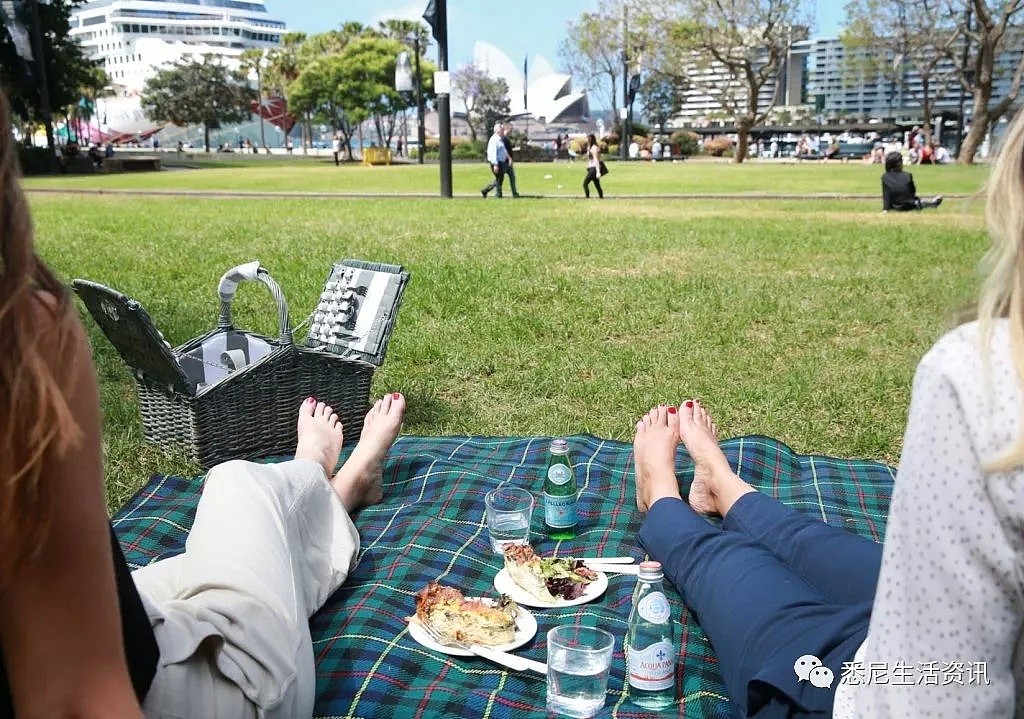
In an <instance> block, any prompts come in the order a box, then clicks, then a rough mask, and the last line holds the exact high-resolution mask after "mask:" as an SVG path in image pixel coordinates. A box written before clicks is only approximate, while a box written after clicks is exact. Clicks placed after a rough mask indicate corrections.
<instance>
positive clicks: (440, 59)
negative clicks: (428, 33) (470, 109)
mask: <svg viewBox="0 0 1024 719" xmlns="http://www.w3.org/2000/svg"><path fill="white" fill-rule="evenodd" d="M423 19H424V20H426V21H427V23H428V24H429V25H430V27H431V28H433V30H434V39H435V40H437V70H438V71H437V74H435V75H434V91H435V93H436V94H437V128H438V134H439V135H440V137H439V138H438V144H439V145H440V148H439V149H440V153H439V154H440V160H441V197H451V196H452V115H451V95H450V92H451V88H450V87H449V84H450V80H449V77H448V2H447V0H430V2H429V4H428V5H427V9H426V10H425V11H424V13H423Z"/></svg>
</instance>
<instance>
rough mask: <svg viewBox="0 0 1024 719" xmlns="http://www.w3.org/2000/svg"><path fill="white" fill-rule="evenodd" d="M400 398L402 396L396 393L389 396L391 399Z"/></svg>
mask: <svg viewBox="0 0 1024 719" xmlns="http://www.w3.org/2000/svg"><path fill="white" fill-rule="evenodd" d="M401 396H402V395H401V394H399V393H398V392H395V393H394V394H392V395H391V399H399V398H400V397H401Z"/></svg>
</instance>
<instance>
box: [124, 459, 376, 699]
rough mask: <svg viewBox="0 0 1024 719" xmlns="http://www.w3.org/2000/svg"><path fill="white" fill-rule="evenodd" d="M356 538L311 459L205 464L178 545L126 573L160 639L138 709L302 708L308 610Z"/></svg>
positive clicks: (348, 558) (347, 558)
mask: <svg viewBox="0 0 1024 719" xmlns="http://www.w3.org/2000/svg"><path fill="white" fill-rule="evenodd" d="M358 549H359V535H358V534H357V533H356V529H355V526H354V525H353V524H352V521H351V519H349V517H348V514H347V513H346V512H345V508H344V507H343V506H342V504H341V501H340V500H339V499H338V496H337V494H335V492H334V490H333V489H332V488H331V486H330V484H328V482H327V477H326V476H325V475H324V471H323V469H322V468H321V467H320V466H319V465H318V464H317V463H316V462H312V461H309V460H293V461H291V462H283V463H280V464H254V463H251V462H241V461H234V462H226V463H224V464H221V465H218V466H217V467H214V468H213V469H212V470H210V473H209V475H208V476H207V478H206V484H205V487H204V489H203V496H202V498H201V499H200V500H199V507H198V510H197V511H196V518H195V523H194V524H193V526H192V531H191V532H190V533H189V536H188V540H187V542H186V543H185V552H184V553H183V554H180V555H178V556H176V557H172V558H170V559H165V560H163V561H159V562H156V563H154V564H151V565H149V566H147V567H143V568H141V569H138V570H136V571H135V572H134V573H133V575H132V576H133V577H134V579H135V584H136V586H137V587H138V589H139V593H140V595H141V596H142V601H143V604H144V605H145V607H146V611H147V612H148V613H149V618H150V622H151V623H152V625H153V631H154V633H155V634H156V640H157V644H158V645H159V646H160V662H159V664H158V668H157V673H156V677H155V678H154V679H153V685H152V687H151V688H150V690H149V694H148V695H147V696H146V701H145V704H144V705H143V709H144V712H145V715H146V716H147V717H149V718H150V719H154V718H156V717H160V718H161V719H163V718H167V719H171V718H173V719H201V718H206V717H210V718H213V717H216V718H218V719H220V718H221V717H223V718H224V719H236V718H243V717H267V718H276V717H282V718H284V717H287V718H288V719H293V718H296V717H309V716H312V713H313V700H314V694H315V689H316V686H315V684H316V681H315V674H314V666H313V645H312V641H311V639H310V634H309V618H310V616H312V615H313V613H314V612H316V611H317V610H318V609H319V608H320V607H321V606H322V605H323V604H324V602H325V601H327V598H328V597H330V596H331V594H332V593H333V592H334V591H335V590H336V589H337V588H338V587H339V586H340V585H341V583H342V582H343V581H345V577H346V576H348V573H349V571H350V570H351V569H352V568H353V566H354V565H355V559H356V553H357V551H358Z"/></svg>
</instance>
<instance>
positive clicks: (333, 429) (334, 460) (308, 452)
mask: <svg viewBox="0 0 1024 719" xmlns="http://www.w3.org/2000/svg"><path fill="white" fill-rule="evenodd" d="M298 429H299V442H298V444H297V445H296V446H295V459H311V460H313V461H314V462H316V463H317V464H319V465H320V466H321V467H323V468H324V474H325V475H326V476H328V477H330V476H331V473H332V472H333V471H334V467H335V465H337V464H338V455H339V454H341V443H342V440H343V439H344V437H343V433H342V427H341V421H340V420H339V419H338V415H337V414H335V413H334V410H333V409H332V408H331V407H329V406H327V405H325V404H324V403H323V402H317V401H316V400H315V399H314V398H312V397H308V398H307V399H306V401H305V402H303V403H302V404H301V405H299V428H298Z"/></svg>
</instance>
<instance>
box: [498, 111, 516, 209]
mask: <svg viewBox="0 0 1024 719" xmlns="http://www.w3.org/2000/svg"><path fill="white" fill-rule="evenodd" d="M511 134H512V126H511V125H505V127H504V131H503V133H502V136H501V144H503V145H504V146H505V152H507V153H508V158H507V159H506V160H505V174H506V175H507V176H508V186H509V188H510V189H511V190H512V197H519V188H517V187H516V169H515V165H514V163H513V161H512V140H510V139H509V135H511Z"/></svg>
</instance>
